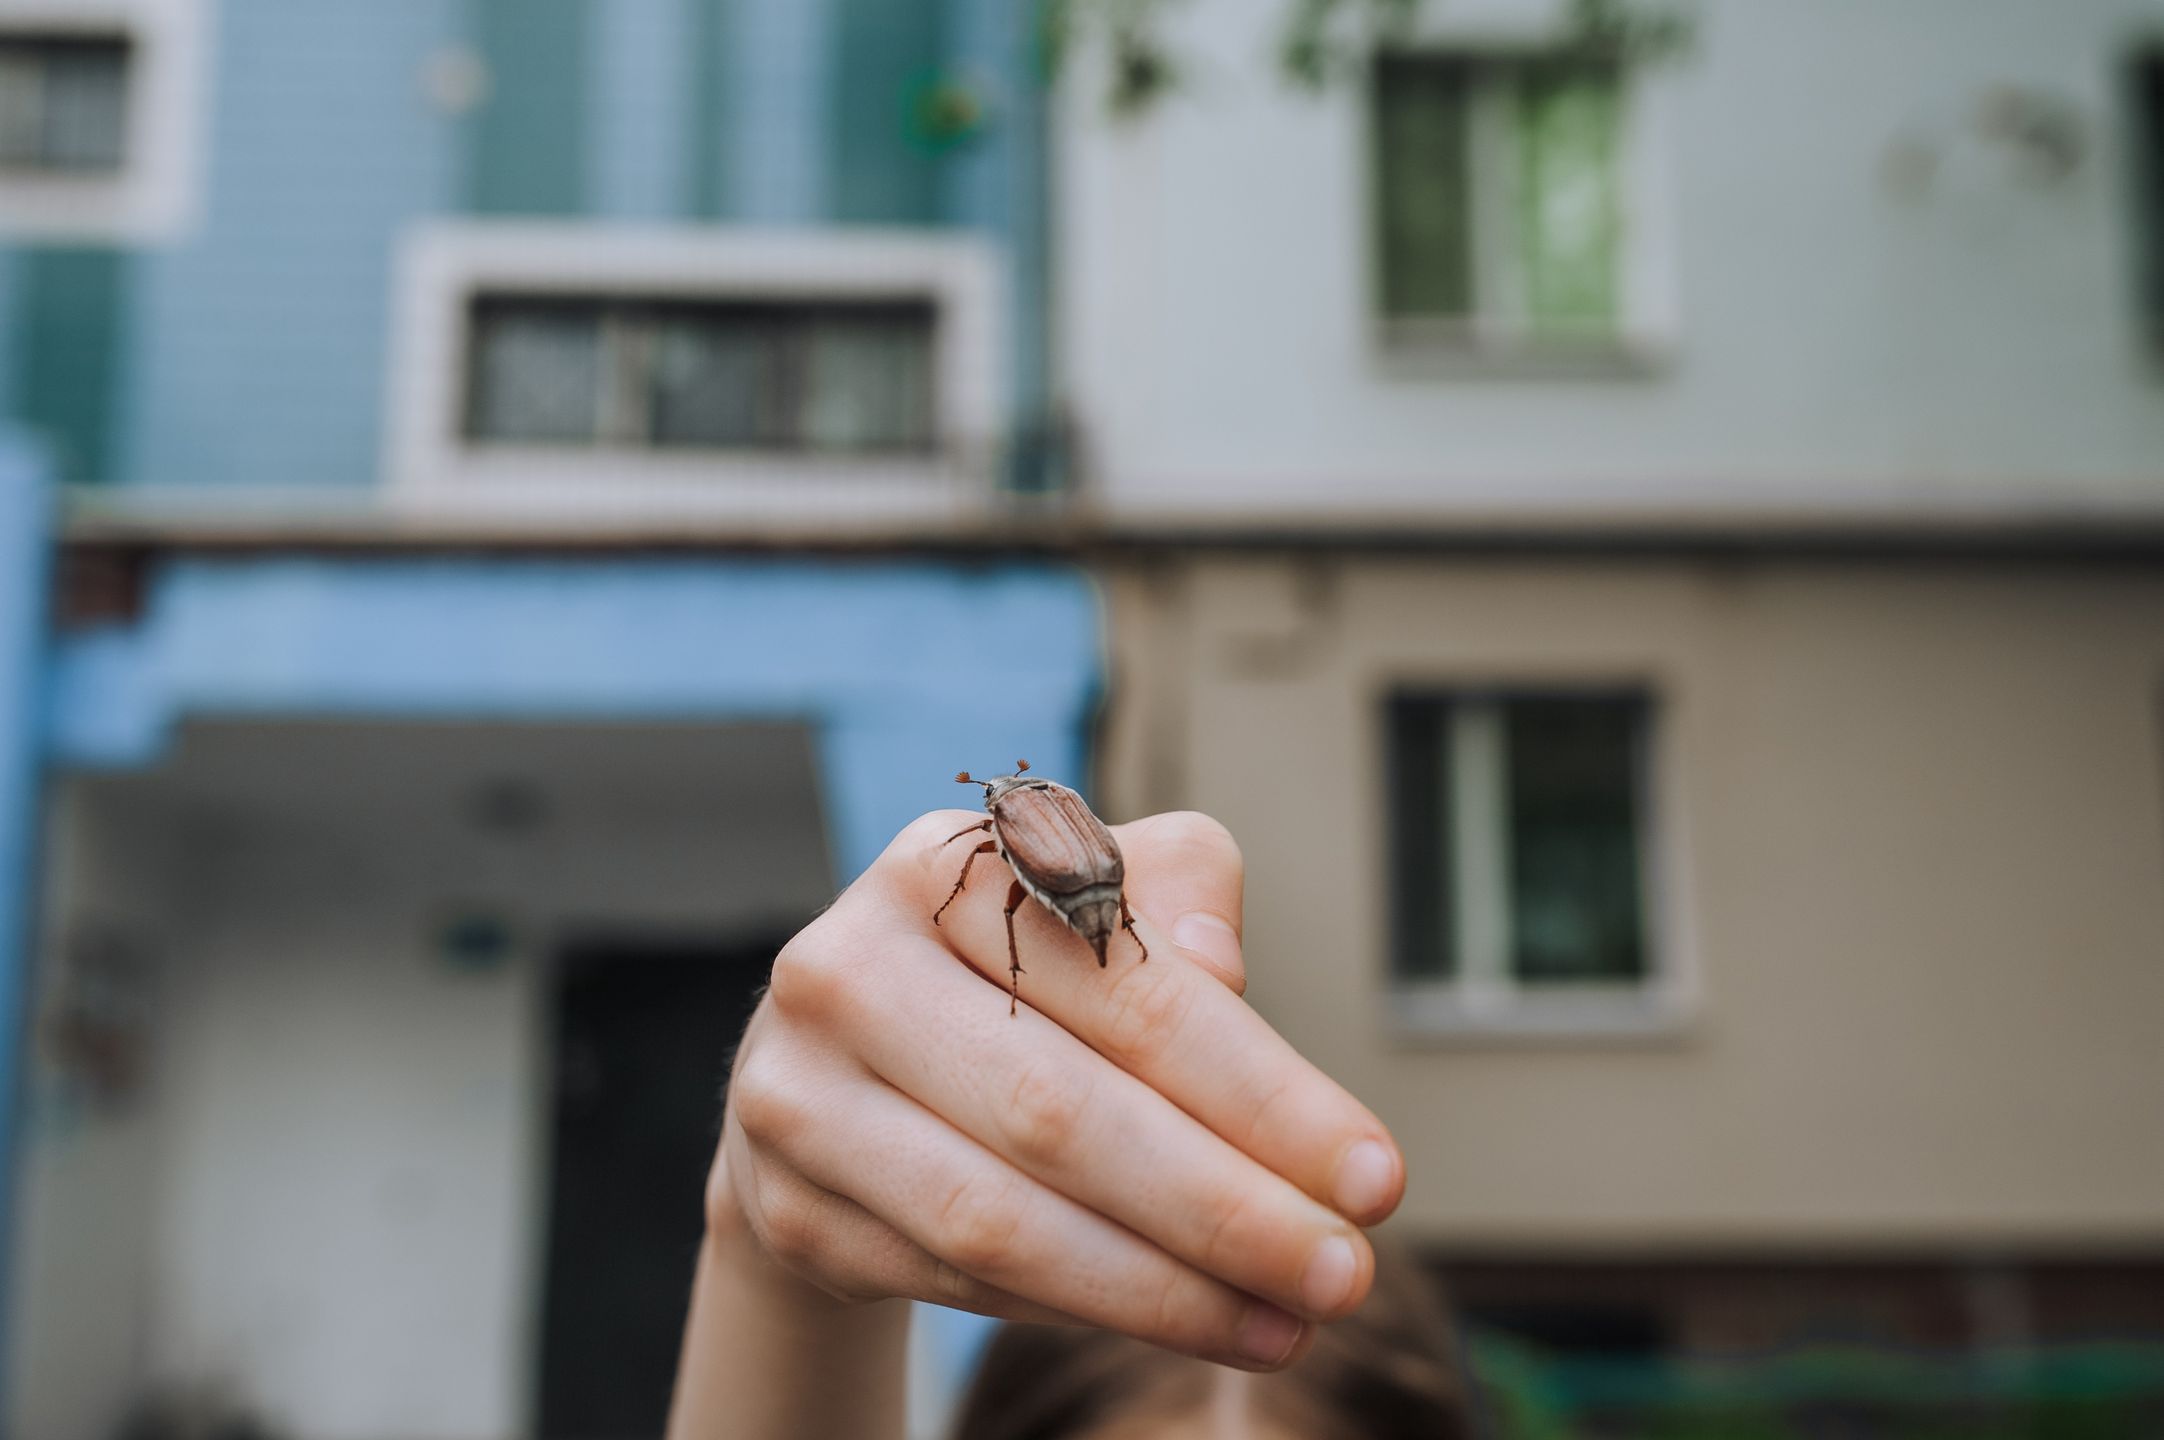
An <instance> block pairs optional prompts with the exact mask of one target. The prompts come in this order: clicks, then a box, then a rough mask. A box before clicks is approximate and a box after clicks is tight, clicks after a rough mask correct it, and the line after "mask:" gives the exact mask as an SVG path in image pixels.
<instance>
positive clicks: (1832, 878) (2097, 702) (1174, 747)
mask: <svg viewBox="0 0 2164 1440" xmlns="http://www.w3.org/2000/svg"><path fill="white" fill-rule="evenodd" d="M1109 594H1110V597H1111V606H1112V614H1113V624H1112V627H1111V631H1112V635H1113V641H1114V687H1113V694H1112V702H1113V703H1112V714H1111V723H1110V727H1109V730H1108V744H1109V754H1108V758H1107V763H1106V766H1105V782H1106V783H1105V793H1106V798H1107V800H1108V803H1109V807H1110V808H1111V809H1112V810H1113V811H1115V812H1116V813H1118V814H1120V815H1123V816H1124V815H1131V814H1136V813H1141V812H1145V811H1149V810H1155V809H1161V808H1165V807H1168V806H1193V807H1196V808H1200V809H1203V810H1207V811H1209V812H1210V813H1212V814H1214V815H1216V816H1218V817H1219V818H1220V819H1222V820H1223V821H1224V822H1225V823H1226V824H1227V825H1229V826H1230V827H1231V828H1232V830H1233V833H1234V834H1235V835H1236V836H1237V837H1238V838H1239V840H1240V842H1241V844H1242V845H1243V847H1244V848H1245V850H1246V854H1247V859H1248V867H1249V868H1248V887H1247V897H1248V900H1247V903H1248V912H1247V921H1248V941H1249V948H1248V967H1249V972H1250V975H1251V977H1252V988H1251V990H1250V992H1249V994H1250V998H1251V999H1252V1000H1253V1001H1254V1003H1255V1004H1256V1005H1257V1006H1258V1007H1259V1008H1260V1010H1261V1011H1262V1012H1263V1013H1264V1014H1265V1015H1266V1016H1267V1017H1268V1018H1269V1019H1271V1020H1272V1021H1273V1022H1274V1023H1275V1024H1277V1025H1278V1026H1279V1027H1280V1028H1281V1029H1282V1030H1283V1031H1284V1032H1285V1033H1286V1034H1287V1035H1288V1036H1289V1037H1290V1038H1291V1039H1292V1041H1293V1042H1294V1043H1295V1044H1296V1045H1298V1047H1299V1048H1300V1049H1301V1050H1302V1051H1303V1052H1305V1053H1306V1054H1307V1055H1309V1056H1310V1057H1311V1058H1313V1059H1314V1060H1315V1061H1316V1062H1317V1063H1319V1064H1320V1065H1321V1066H1322V1067H1323V1068H1324V1069H1326V1070H1328V1071H1329V1072H1330V1073H1332V1074H1333V1075H1335V1076H1337V1077H1338V1078H1339V1079H1341V1080H1342V1081H1343V1082H1344V1083H1345V1084H1346V1085H1348V1086H1349V1087H1350V1088H1351V1089H1352V1090H1353V1091H1355V1092H1356V1093H1357V1094H1359V1095H1361V1096H1362V1097H1363V1098H1364V1099H1366V1100H1367V1101H1368V1102H1369V1103H1371V1104H1372V1105H1374V1106H1375V1107H1376V1109H1377V1110H1378V1112H1379V1113H1380V1114H1381V1115H1382V1116H1383V1118H1384V1119H1385V1120H1386V1121H1387V1122H1388V1123H1389V1124H1390V1125H1391V1126H1392V1127H1393V1129H1394V1130H1395V1131H1396V1133H1397V1134H1398V1135H1399V1137H1400V1138H1401V1139H1402V1140H1403V1141H1404V1142H1405V1144H1406V1147H1407V1151H1408V1154H1409V1156H1410V1161H1411V1171H1410V1188H1409V1192H1408V1198H1407V1201H1406V1204H1405V1208H1404V1210H1403V1212H1402V1217H1401V1220H1400V1221H1399V1224H1400V1225H1401V1226H1402V1227H1403V1229H1404V1230H1405V1231H1406V1232H1407V1233H1408V1234H1410V1235H1411V1236H1413V1237H1416V1238H1419V1239H1422V1240H1425V1241H1430V1242H1434V1243H1436V1244H1440V1245H1448V1246H1452V1247H1457V1248H1460V1249H1465V1248H1471V1249H1478V1248H1480V1247H1486V1246H1496V1247H1505V1248H1508V1247H1528V1248H1532V1249H1535V1250H1538V1251H1539V1252H1540V1253H1544V1254H1554V1253H1557V1252H1559V1251H1568V1250H1570V1249H1572V1248H1581V1249H1587V1250H1593V1251H1614V1250H1617V1249H1623V1250H1630V1249H1634V1248H1639V1247H1648V1246H1651V1247H1670V1248H1677V1249H1685V1250H1694V1251H1700V1252H1703V1251H1706V1250H1709V1249H1711V1250H1720V1249H1723V1248H1726V1247H1736V1248H1745V1249H1764V1248H1766V1247H1773V1248H1783V1247H1805V1248H1816V1249H1820V1250H1824V1249H1828V1248H1832V1249H1854V1248H1859V1247H1860V1248H1865V1249H1869V1248H1873V1247H1901V1246H1922V1247H1942V1248H1943V1247H1976V1248H1981V1249H1990V1248H1993V1247H2006V1248H2023V1247H2026V1248H2030V1249H2034V1250H2052V1249H2055V1248H2059V1247H2069V1248H2076V1249H2079V1248H2083V1247H2089V1248H2105V1249H2108V1248H2109V1247H2111V1246H2114V1245H2126V1246H2137V1247H2141V1248H2143V1249H2144V1250H2153V1249H2154V1248H2155V1247H2156V1246H2157V1245H2158V1244H2160V1243H2164V1149H2160V1148H2159V1147H2158V1146H2157V1145H2156V1144H2155V1143H2154V1140H2155V1130H2156V1115H2157V1110H2158V1104H2159V1101H2160V1099H2164V1048H2160V1047H2159V1046H2158V1044H2157V1035H2158V1033H2159V1032H2158V1026H2159V1022H2160V1018H2164V963H2160V955H2164V942H2160V939H2159V937H2160V936H2164V770H2160V759H2164V748H2160V747H2164V734H2160V729H2159V698H2160V690H2159V685H2160V680H2164V583H2160V582H2159V581H2157V580H2156V579H2155V578H2154V577H2151V576H2144V575H2141V574H2138V573H2135V572H2132V571H2123V572H2118V573H2112V572H2094V571H2092V572H2082V571H2077V570H2071V569H2065V568H2056V569H2055V568H2049V567H2030V568H2024V567H2021V566H2018V565H2015V564H2011V563H1986V562H1982V561H1970V562H1960V563H1947V564H1931V563H1916V564H1912V565H1907V566H1896V565H1890V564H1886V563H1883V562H1881V563H1856V564H1847V565H1844V564H1839V563H1835V562H1830V561H1826V562H1801V561H1795V562H1781V561H1772V560H1765V561H1745V560H1730V561H1720V562H1706V563H1686V562H1682V561H1675V562H1667V561H1655V560H1650V559H1636V560H1619V561H1612V562H1603V561H1598V560H1575V561H1570V562H1556V563H1548V562H1541V561H1536V560H1529V559H1521V560H1485V561H1483V560H1473V559H1465V560H1456V561H1450V560H1443V559H1416V558H1405V559H1371V558H1360V557H1357V556H1351V555H1338V556H1327V555H1326V556H1321V557H1310V558H1307V559H1300V560H1283V559H1269V558H1259V557H1258V558H1250V559H1241V558H1232V557H1227V558H1220V559H1184V560H1175V559H1166V560H1163V561H1160V562H1157V563H1155V564H1154V565H1150V566H1139V565H1138V566H1135V567H1133V568H1129V569H1126V570H1124V571H1123V572H1122V573H1120V574H1118V575H1117V576H1116V577H1115V578H1114V579H1113V581H1112V583H1111V584H1110V586H1109ZM1587 678H1598V679H1601V680H1615V679H1618V678H1624V679H1637V680H1641V681H1644V682H1646V683H1648V684H1649V685H1650V686H1651V687H1652V688H1653V691H1654V694H1655V696H1656V698H1657V702H1658V704H1659V707H1660V709H1659V720H1658V724H1659V725H1660V727H1661V734H1660V737H1659V747H1660V754H1661V758H1662V759H1663V760H1664V761H1665V762H1666V770H1667V773H1666V774H1665V775H1662V776H1659V777H1657V778H1656V793H1657V796H1658V802H1657V803H1661V804H1663V805H1664V808H1665V810H1666V812H1667V813H1665V814H1664V815H1663V816H1662V817H1661V822H1662V824H1663V825H1664V827H1665V828H1666V829H1667V830H1668V831H1669V833H1670V834H1671V836H1672V837H1673V843H1672V845H1671V853H1670V854H1669V855H1668V856H1666V857H1665V858H1666V860H1667V861H1668V863H1669V864H1670V865H1671V866H1672V867H1673V869H1674V871H1675V875H1676V884H1675V885H1674V886H1673V887H1672V888H1673V891H1674V894H1673V896H1672V897H1671V901H1670V904H1669V907H1668V908H1669V913H1668V914H1667V915H1666V916H1665V917H1663V918H1664V920H1665V922H1666V925H1667V930H1668V933H1669V935H1670V936H1671V938H1672V939H1673V940H1674V941H1675V943H1676V944H1677V945H1678V946H1679V947H1681V950H1682V953H1681V954H1680V955H1677V956H1676V957H1675V958H1678V959H1680V960H1681V961H1682V962H1683V963H1684V964H1685V965H1687V966H1690V967H1693V968H1694V971H1695V987H1694V988H1695V997H1696V998H1695V1001H1694V1003H1693V1005H1692V1007H1691V1009H1690V1011H1689V1012H1688V1014H1687V1016H1686V1018H1685V1020H1684V1022H1683V1023H1682V1024H1681V1025H1680V1026H1678V1027H1676V1028H1674V1029H1672V1030H1670V1031H1667V1032H1661V1033H1655V1034H1652V1035H1649V1036H1645V1037H1639V1038H1628V1039H1618V1038H1614V1037H1609V1038H1601V1037H1598V1036H1580V1037H1575V1038H1574V1037H1571V1036H1567V1035H1566V1036H1561V1037H1551V1038H1547V1039H1538V1040H1534V1039H1524V1038H1518V1039H1512V1038H1507V1037H1498V1036H1486V1037H1483V1036H1480V1035H1477V1034H1475V1035H1461V1036H1458V1037H1456V1039H1455V1040H1453V1041H1448V1042H1444V1041H1437V1040H1432V1039H1431V1040H1429V1041H1426V1042H1425V1043H1423V1042H1422V1041H1421V1040H1419V1039H1417V1038H1408V1037H1407V1036H1405V1035H1404V1034H1403V1033H1401V1031H1400V1029H1399V1027H1397V1026H1396V1025H1394V1024H1393V1023H1392V1017H1391V1016H1390V1015H1389V1013H1388V1000H1387V995H1386V990H1385V985H1384V981H1385V975H1386V966H1387V954H1386V944H1387V935H1386V915H1387V908H1386V891H1385V883H1386V882H1385V879H1384V874H1385V868H1386V850H1385V831H1384V810H1383V794H1382V786H1383V783H1384V775H1383V766H1382V757H1381V753H1380V740H1381V726H1380V716H1381V708H1380V707H1381V702H1382V697H1383V695H1384V693H1385V691H1386V689H1387V688H1388V687H1390V686H1392V685H1395V684H1404V683H1432V684H1450V683H1453V682H1461V681H1470V682H1474V683H1479V682H1492V681H1496V680H1517V681H1543V680H1565V681H1567V680H1584V679H1587Z"/></svg>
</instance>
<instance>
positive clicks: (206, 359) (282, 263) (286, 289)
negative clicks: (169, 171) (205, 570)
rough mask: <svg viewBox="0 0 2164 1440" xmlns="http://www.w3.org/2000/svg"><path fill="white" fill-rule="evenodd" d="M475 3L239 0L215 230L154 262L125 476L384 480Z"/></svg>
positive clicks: (222, 86) (455, 165) (219, 85)
mask: <svg viewBox="0 0 2164 1440" xmlns="http://www.w3.org/2000/svg"><path fill="white" fill-rule="evenodd" d="M461 13H462V7H461V4H460V0H399V3H397V4H395V5H355V4H351V3H347V0H223V3H222V4H221V5H220V6H219V7H218V20H217V35H218V49H217V58H216V61H215V68H214V70H213V72H212V74H211V76H210V77H209V80H210V83H209V87H208V90H209V94H210V95H211V97H212V103H213V108H212V115H211V117H210V119H211V124H210V127H209V133H208V140H207V150H206V155H205V175H204V180H203V183H204V185H205V187H206V193H205V204H204V206H203V215H204V220H203V227H202V229H201V230H200V231H199V232H198V233H196V234H195V235H194V236H192V237H191V238H189V239H188V240H186V241H184V242H182V243H180V244H179V245H177V246H175V247H173V248H171V249H160V250H153V251H150V252H148V253H146V255H145V256H144V258H143V264H142V273H141V282H140V294H139V297H138V300H137V304H136V309H135V315H134V323H135V329H134V334H133V339H132V348H133V352H134V354H133V361H132V363H131V365H130V366H129V375H130V377H131V378H130V387H129V392H128V394H127V397H126V403H124V404H122V405H121V406H120V407H119V409H120V414H121V424H122V426H123V435H122V437H121V443H120V446H119V448H120V452H121V457H122V459H121V467H120V469H121V475H122V476H123V478H124V479H126V480H127V481H129V482H132V483H137V484H144V485H184V486H196V485H245V486H278V487H314V486H346V487H358V486H366V485H372V484H374V483H375V481H376V479H377V475H378V460H377V456H378V449H379V437H380V435H381V432H382V430H383V423H384V421H383V413H382V392H383V380H384V367H385V363H386V361H385V347H386V343H387V339H388V323H389V322H388V316H387V306H388V302H389V299H390V296H391V276H392V263H393V259H394V250H395V246H396V242H397V237H398V234H399V232H400V230H401V229H402V228H403V227H404V226H405V225H406V224H407V223H408V222H409V221H411V220H414V219H416V218H418V217H421V216H425V215H430V214H437V213H442V212H444V211H446V210H449V209H451V208H453V203H454V201H455V198H456V196H457V194H458V191H459V185H460V173H461V172H460V166H461V156H462V154H463V151H462V144H461V137H460V133H459V127H460V123H461V122H460V121H459V120H457V119H456V118H454V117H451V116H448V115H445V114H443V113H441V112H439V111H438V110H436V109H434V108H432V106H431V105H430V103H429V100H428V97H427V94H426V91H425V79H426V72H427V67H428V65H429V62H430V60H431V57H433V56H435V55H436V54H437V53H438V52H439V51H440V50H441V49H442V47H444V46H445V45H446V44H448V43H450V42H451V41H453V40H454V39H456V37H457V36H458V35H459V33H460V32H459V26H460V20H461Z"/></svg>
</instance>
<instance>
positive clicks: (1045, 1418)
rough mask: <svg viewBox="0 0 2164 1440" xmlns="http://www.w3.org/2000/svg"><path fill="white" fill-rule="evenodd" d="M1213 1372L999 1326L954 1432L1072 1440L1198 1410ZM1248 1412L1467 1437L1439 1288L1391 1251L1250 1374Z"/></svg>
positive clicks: (1437, 1439) (1166, 1357)
mask: <svg viewBox="0 0 2164 1440" xmlns="http://www.w3.org/2000/svg"><path fill="white" fill-rule="evenodd" d="M1221 1373H1222V1372H1221V1371H1220V1370H1219V1369H1218V1367H1216V1366H1214V1365H1211V1364H1209V1363H1208V1362H1207V1361H1202V1360H1192V1359H1188V1358H1187V1357H1185V1356H1181V1355H1175V1354H1173V1353H1171V1352H1170V1351H1167V1350H1160V1349H1158V1348H1156V1347H1155V1346H1152V1345H1148V1344H1145V1343H1143V1342H1142V1341H1140V1340H1132V1339H1129V1338H1128V1337H1126V1336H1124V1335H1115V1334H1112V1333H1111V1332H1109V1331H1104V1330H1089V1329H1080V1328H1067V1327H1062V1326H1050V1325H1005V1326H1002V1327H1001V1328H1000V1330H999V1332H998V1333H997V1334H996V1335H994V1336H993V1338H992V1341H991V1343H990V1345H988V1346H987V1347H986V1349H985V1354H984V1360H983V1362H982V1364H981V1365H979V1367H978V1369H977V1376H976V1379H975V1381H974V1382H973V1383H972V1384H971V1385H970V1388H969V1394H968V1396H967V1397H966V1398H965V1399H964V1400H963V1403H962V1413H961V1416H960V1418H959V1419H958V1420H957V1421H956V1423H955V1428H954V1432H953V1440H1074V1437H1077V1436H1081V1435H1085V1434H1087V1433H1089V1432H1090V1431H1092V1430H1095V1429H1098V1428H1100V1427H1103V1426H1107V1425H1111V1424H1113V1423H1115V1422H1117V1421H1120V1420H1141V1419H1153V1418H1154V1419H1173V1418H1175V1417H1185V1416H1191V1415H1194V1414H1196V1413H1198V1412H1200V1411H1202V1410H1203V1409H1204V1408H1205V1407H1206V1406H1207V1405H1208V1404H1209V1402H1210V1398H1211V1394H1212V1391H1213V1388H1214V1387H1215V1385H1216V1384H1217V1381H1218V1378H1219V1376H1220V1374H1221ZM1247 1394H1248V1405H1249V1413H1250V1414H1251V1415H1252V1416H1253V1417H1254V1419H1255V1420H1256V1421H1257V1422H1258V1423H1259V1424H1261V1425H1263V1426H1267V1427H1269V1428H1271V1429H1274V1430H1281V1431H1283V1432H1285V1433H1288V1434H1291V1435H1297V1436H1301V1437H1304V1440H1465V1437H1469V1436H1471V1435H1472V1434H1473V1433H1474V1432H1473V1427H1472V1422H1471V1417H1470V1413H1469V1406H1468V1404H1467V1400H1466V1394H1467V1390H1466V1385H1465V1382H1464V1380H1463V1378H1462V1376H1461V1373H1460V1370H1459V1365H1458V1356H1457V1345H1456V1340H1455V1336H1454V1334H1453V1331H1452V1328H1451V1325H1450V1322H1449V1320H1448V1319H1447V1318H1446V1317H1445V1315H1444V1313H1443V1309H1442V1305H1441V1303H1440V1299H1439V1297H1438V1296H1437V1294H1436V1291H1435V1287H1434V1286H1433V1284H1432V1283H1431V1282H1430V1281H1429V1280H1428V1278H1427V1277H1426V1276H1425V1275H1423V1274H1422V1273H1421V1271H1420V1270H1419V1268H1418V1267H1417V1266H1415V1265H1414V1264H1413V1263H1412V1262H1411V1261H1410V1260H1408V1259H1406V1258H1405V1257H1404V1256H1402V1255H1401V1254H1398V1253H1396V1252H1393V1251H1391V1250H1390V1249H1388V1248H1387V1247H1382V1246H1378V1247H1377V1251H1376V1269H1375V1289H1374V1291H1373V1292H1372V1293H1371V1294H1370V1295H1369V1297H1368V1301H1367V1303H1366V1304H1365V1305H1363V1306H1362V1307H1361V1308H1360V1311H1359V1312H1358V1313H1357V1314H1355V1315H1353V1316H1352V1317H1351V1318H1349V1319H1346V1320H1341V1321H1339V1322H1338V1323H1337V1324H1335V1325H1330V1326H1325V1327H1324V1328H1323V1330H1322V1332H1321V1333H1320V1334H1319V1335H1318V1336H1316V1339H1315V1343H1314V1346H1313V1347H1312V1348H1311V1349H1310V1350H1309V1351H1308V1353H1307V1354H1306V1355H1305V1356H1304V1357H1302V1358H1301V1360H1300V1361H1299V1362H1298V1363H1297V1364H1295V1365H1293V1366H1291V1367H1290V1368H1289V1369H1286V1370H1284V1371H1282V1372H1279V1373H1277V1374H1274V1375H1258V1376H1256V1377H1254V1380H1253V1383H1252V1385H1251V1387H1250V1388H1249V1389H1248V1392H1247Z"/></svg>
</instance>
